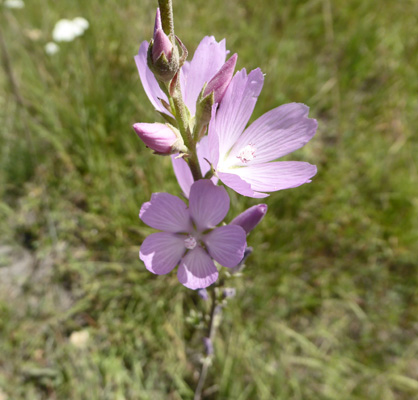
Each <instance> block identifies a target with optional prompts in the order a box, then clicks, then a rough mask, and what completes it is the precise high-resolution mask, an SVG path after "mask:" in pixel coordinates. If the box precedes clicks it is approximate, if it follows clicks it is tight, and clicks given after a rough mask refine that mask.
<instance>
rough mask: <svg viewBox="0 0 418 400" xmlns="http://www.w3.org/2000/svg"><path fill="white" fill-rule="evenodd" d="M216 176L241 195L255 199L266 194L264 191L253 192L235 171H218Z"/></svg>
mask: <svg viewBox="0 0 418 400" xmlns="http://www.w3.org/2000/svg"><path fill="white" fill-rule="evenodd" d="M233 171H235V170H233ZM218 177H219V179H220V180H221V181H222V182H223V183H224V184H225V185H226V186H229V187H230V188H231V189H233V190H235V191H236V192H237V193H239V194H241V195H243V196H248V197H254V198H257V199H261V198H263V197H267V196H268V194H265V193H259V192H255V191H254V190H253V189H252V187H251V185H250V184H249V183H248V182H246V181H245V180H243V179H242V178H240V177H239V176H238V175H236V174H235V173H233V174H231V173H227V172H218Z"/></svg>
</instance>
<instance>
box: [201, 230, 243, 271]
mask: <svg viewBox="0 0 418 400" xmlns="http://www.w3.org/2000/svg"><path fill="white" fill-rule="evenodd" d="M245 237H246V233H245V231H244V229H243V228H242V227H241V226H238V225H226V226H220V227H219V228H216V229H214V230H213V231H211V232H210V233H208V234H207V235H205V236H204V237H203V241H204V242H205V245H206V248H207V250H208V253H209V255H210V256H211V257H212V258H213V259H215V260H216V261H217V262H218V263H219V264H221V265H223V266H224V267H228V268H232V267H235V266H236V265H237V264H238V263H239V262H240V261H241V260H242V258H243V257H244V251H245V248H246V247H247V243H246V239H245Z"/></svg>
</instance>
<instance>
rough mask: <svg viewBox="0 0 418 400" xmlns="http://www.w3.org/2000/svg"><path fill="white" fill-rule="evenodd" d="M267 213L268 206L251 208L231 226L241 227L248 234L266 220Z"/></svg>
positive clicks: (231, 223)
mask: <svg viewBox="0 0 418 400" xmlns="http://www.w3.org/2000/svg"><path fill="white" fill-rule="evenodd" d="M266 212H267V204H258V205H256V206H253V207H250V208H248V209H247V210H245V211H244V212H243V213H241V214H240V215H238V216H237V217H235V218H234V219H233V220H232V221H231V222H230V225H239V226H240V227H241V228H243V229H244V231H245V232H246V233H247V234H248V233H250V232H251V231H252V230H253V229H254V228H255V227H256V226H257V225H258V223H259V222H260V221H261V220H262V219H263V218H264V216H265V215H266Z"/></svg>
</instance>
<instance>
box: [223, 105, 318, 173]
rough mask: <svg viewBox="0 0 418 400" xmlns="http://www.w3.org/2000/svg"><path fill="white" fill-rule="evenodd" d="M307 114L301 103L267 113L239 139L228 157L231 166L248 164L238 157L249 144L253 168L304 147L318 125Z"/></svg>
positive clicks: (306, 109)
mask: <svg viewBox="0 0 418 400" xmlns="http://www.w3.org/2000/svg"><path fill="white" fill-rule="evenodd" d="M308 113H309V107H307V106H305V104H301V103H290V104H284V105H282V106H280V107H277V108H275V109H273V110H271V111H269V112H267V113H266V114H264V115H263V116H261V117H260V118H258V119H257V120H256V121H254V122H253V123H252V124H251V125H250V126H249V127H248V128H247V129H246V130H245V131H244V133H243V134H242V135H241V136H240V137H239V139H238V140H237V142H236V143H235V145H234V146H233V148H232V149H231V152H230V153H229V154H228V161H230V162H228V165H230V166H232V165H239V166H242V165H246V164H244V163H243V162H242V161H240V159H239V157H238V155H239V154H240V151H241V150H242V149H244V148H245V147H246V146H248V145H250V144H251V145H252V146H253V147H254V148H255V154H254V159H253V160H251V161H250V164H251V165H254V164H261V163H265V162H268V161H273V160H276V159H277V158H279V157H282V156H284V155H286V154H289V153H291V152H292V151H295V150H297V149H299V148H301V147H303V146H304V145H305V144H306V143H308V142H309V140H311V139H312V137H313V136H314V135H315V132H316V128H317V126H318V124H317V122H316V120H314V119H312V118H308ZM247 165H248V164H247Z"/></svg>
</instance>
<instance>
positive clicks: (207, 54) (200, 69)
mask: <svg viewBox="0 0 418 400" xmlns="http://www.w3.org/2000/svg"><path fill="white" fill-rule="evenodd" d="M225 58H226V50H225V39H223V40H221V41H220V42H219V43H218V42H216V40H215V38H214V37H213V36H206V37H204V38H203V39H202V41H201V42H200V43H199V46H198V47H197V49H196V51H195V53H194V56H193V59H192V61H191V62H190V66H189V67H186V69H187V73H185V80H186V88H185V91H184V102H185V103H186V106H187V107H188V109H189V110H190V113H191V114H192V115H194V114H195V113H196V101H197V97H198V96H199V94H200V92H201V91H202V89H203V85H204V84H205V82H209V81H210V80H211V79H212V77H213V76H214V75H215V74H216V73H217V72H218V70H219V69H220V68H221V67H222V65H223V64H224V63H225ZM183 68H184V67H183Z"/></svg>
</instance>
